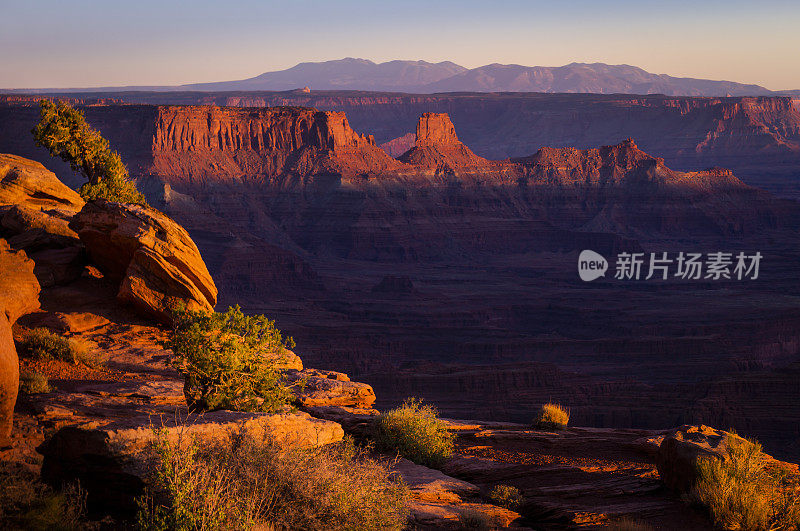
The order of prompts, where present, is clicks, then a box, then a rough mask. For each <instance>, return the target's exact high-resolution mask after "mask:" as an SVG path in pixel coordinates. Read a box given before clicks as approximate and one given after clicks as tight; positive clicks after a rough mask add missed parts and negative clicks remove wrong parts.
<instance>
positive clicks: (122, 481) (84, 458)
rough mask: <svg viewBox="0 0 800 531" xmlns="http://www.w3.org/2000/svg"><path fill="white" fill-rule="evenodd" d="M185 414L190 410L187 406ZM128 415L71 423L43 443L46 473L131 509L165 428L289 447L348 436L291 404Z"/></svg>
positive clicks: (92, 497) (171, 437)
mask: <svg viewBox="0 0 800 531" xmlns="http://www.w3.org/2000/svg"><path fill="white" fill-rule="evenodd" d="M184 414H185V412H184ZM149 420H150V424H149V426H148V424H147V423H145V422H143V419H127V420H120V421H116V422H113V423H111V424H107V425H105V426H99V427H91V426H82V427H73V426H70V427H65V428H62V429H60V430H59V431H57V432H56V433H55V435H53V436H52V437H51V438H50V439H48V440H47V441H45V442H44V444H42V445H41V446H40V447H39V451H40V452H41V453H42V455H43V456H44V461H43V463H42V479H43V480H44V481H46V482H48V483H51V484H54V485H60V484H63V483H66V482H71V481H74V480H78V481H80V484H81V487H82V488H84V489H86V491H87V494H88V499H87V503H88V505H89V507H90V509H92V510H103V511H108V512H111V513H117V512H122V513H130V512H133V511H135V510H136V502H135V498H136V497H137V496H139V495H141V494H142V492H143V489H144V487H145V483H146V473H147V469H146V461H145V459H144V451H145V450H146V449H147V447H148V445H150V443H152V442H153V441H154V439H155V434H156V430H159V431H160V433H162V434H163V436H165V437H166V439H167V440H168V441H170V442H172V443H174V444H185V443H187V442H188V441H190V440H192V439H193V438H195V439H197V440H201V441H202V440H205V441H208V440H209V439H212V440H214V439H216V440H224V439H225V438H226V437H228V436H230V434H231V433H235V432H239V431H240V430H244V431H245V432H246V433H247V434H248V435H249V436H252V437H255V438H256V439H257V440H258V439H263V438H264V437H269V438H271V439H273V440H275V441H277V442H280V443H281V444H283V445H286V446H289V447H315V446H321V445H325V444H330V443H333V442H337V441H340V440H342V437H343V436H344V431H343V430H342V427H341V426H340V425H339V424H337V423H335V422H331V421H327V420H322V419H317V418H314V417H311V416H310V415H308V414H307V413H303V412H299V411H291V410H288V408H287V410H286V411H284V412H282V413H277V414H273V415H270V414H262V413H239V412H234V411H214V412H207V413H204V414H202V415H198V416H195V415H190V416H185V417H182V416H181V413H180V412H179V411H177V410H176V413H175V415H174V416H173V417H172V418H170V417H168V416H166V415H161V416H153V417H151V418H150V419H149Z"/></svg>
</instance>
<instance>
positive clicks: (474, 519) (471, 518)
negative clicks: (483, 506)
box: [458, 509, 494, 530]
mask: <svg viewBox="0 0 800 531" xmlns="http://www.w3.org/2000/svg"><path fill="white" fill-rule="evenodd" d="M458 525H459V529H480V530H484V529H491V528H492V527H494V525H493V522H492V519H491V518H489V517H488V516H486V515H485V514H483V513H482V512H480V511H476V510H474V509H464V510H462V511H461V512H460V513H459V514H458Z"/></svg>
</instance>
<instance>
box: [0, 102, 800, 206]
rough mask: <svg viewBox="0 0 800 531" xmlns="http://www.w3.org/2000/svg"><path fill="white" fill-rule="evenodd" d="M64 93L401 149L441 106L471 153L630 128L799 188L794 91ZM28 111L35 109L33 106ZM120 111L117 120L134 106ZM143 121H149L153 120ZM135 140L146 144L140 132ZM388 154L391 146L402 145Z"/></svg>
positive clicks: (695, 161) (582, 139)
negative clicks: (337, 130)
mask: <svg viewBox="0 0 800 531" xmlns="http://www.w3.org/2000/svg"><path fill="white" fill-rule="evenodd" d="M63 96H64V97H67V98H70V99H72V101H76V102H85V103H86V104H89V105H92V106H94V105H96V104H102V103H103V102H106V103H136V104H149V105H216V106H219V107H247V108H250V107H274V106H302V107H313V108H315V109H319V110H323V111H338V112H344V113H345V114H346V116H347V119H348V121H349V123H350V124H351V125H352V127H353V129H355V130H356V131H360V132H362V133H369V134H371V135H374V138H375V141H376V143H377V144H385V143H388V142H390V141H397V139H400V138H403V137H406V140H405V143H404V144H401V145H402V146H403V147H406V149H407V148H408V147H410V142H411V141H413V139H412V138H411V136H413V134H414V131H415V127H416V123H417V118H418V117H419V116H420V115H421V114H422V113H424V112H438V113H447V114H448V115H449V116H450V118H451V120H452V121H453V124H454V125H455V127H456V129H457V131H458V134H459V138H461V139H462V141H463V142H464V143H465V144H466V145H467V146H469V148H470V149H471V150H472V151H473V152H475V153H476V154H477V155H479V156H481V157H485V158H489V159H505V158H509V157H524V156H528V155H531V154H532V153H535V152H536V151H537V150H538V149H540V148H542V147H574V148H579V149H585V148H593V147H598V146H602V145H611V144H617V143H619V142H620V141H622V140H623V139H625V138H634V139H635V140H636V143H637V145H638V146H640V147H641V149H642V150H643V151H645V152H647V153H649V154H651V155H653V156H656V157H662V158H664V159H665V161H666V164H667V165H668V166H669V167H670V168H673V169H676V170H681V171H693V170H702V169H706V168H709V167H713V166H720V167H724V168H728V169H730V170H732V171H733V172H734V174H735V175H736V176H738V177H739V178H740V179H742V180H743V181H744V182H746V183H747V184H750V185H752V186H756V187H759V188H763V189H766V190H769V191H771V192H773V193H775V194H778V195H781V196H783V197H791V198H795V199H796V198H798V197H800V171H798V167H800V109H798V107H797V105H796V100H793V99H792V98H791V97H788V96H787V97H778V96H765V97H730V98H712V97H680V96H677V97H673V96H664V95H658V94H651V95H625V94H544V93H490V94H482V93H443V94H400V93H386V92H354V91H316V90H312V91H311V92H304V91H299V90H298V91H286V92H235V91H234V92H107V93H74V94H64V95H63ZM33 99H35V97H31V96H23V95H6V96H0V114H3V123H5V124H7V123H8V122H9V120H12V121H13V120H17V119H20V118H21V116H20V113H23V114H24V111H23V109H24V108H25V106H27V105H30V102H31V101H32V100H33ZM12 108H13V110H12ZM31 111H32V112H33V114H35V109H31ZM9 112H10V114H8V113H9ZM98 112H99V110H98ZM128 112H129V115H128V117H127V118H124V119H126V120H128V119H131V117H132V116H135V115H136V111H134V110H131V111H128ZM29 119H34V118H33V116H31V117H30V118H29ZM97 119H99V117H98V118H97ZM148 123H150V124H151V125H150V126H149V127H152V122H148ZM139 127H144V125H140V126H139ZM7 131H9V135H6V138H4V139H3V142H4V144H9V143H10V142H14V143H16V145H15V147H17V148H20V149H25V150H26V151H25V153H20V154H21V155H24V156H28V155H27V154H30V155H33V153H30V151H31V146H29V145H28V146H25V145H23V144H25V143H27V140H28V139H27V138H20V139H19V142H18V143H17V141H16V139H15V138H7V137H11V136H14V137H15V136H16V134H12V133H11V132H12V131H13V129H11V128H7ZM147 133H148V135H149V134H152V130H148V131H147ZM409 135H410V136H409ZM146 138H149V136H146ZM120 140H122V138H120ZM28 144H29V143H28ZM115 145H116V146H117V148H116V149H120V150H125V149H129V148H126V146H125V144H122V143H116V144H115ZM142 147H143V149H145V150H149V149H150V146H149V143H147V142H145V145H143V146H142ZM12 152H14V153H17V151H12ZM26 153H27V154H26ZM392 154H393V155H394V156H399V155H401V154H402V152H393V153H392Z"/></svg>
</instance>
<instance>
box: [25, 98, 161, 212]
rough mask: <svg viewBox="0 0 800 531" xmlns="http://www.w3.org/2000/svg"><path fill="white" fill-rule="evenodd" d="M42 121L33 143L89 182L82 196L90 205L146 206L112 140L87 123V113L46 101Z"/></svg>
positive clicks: (41, 111)
mask: <svg viewBox="0 0 800 531" xmlns="http://www.w3.org/2000/svg"><path fill="white" fill-rule="evenodd" d="M40 106H41V110H40V114H41V119H40V121H39V123H38V124H37V125H36V127H34V128H33V130H32V131H31V133H33V139H34V141H35V142H36V144H37V145H39V146H42V147H45V148H47V149H48V151H50V155H51V156H53V157H60V158H61V160H63V161H64V162H68V163H69V165H70V167H71V168H72V171H74V172H77V173H80V174H81V175H83V176H84V177H86V179H87V180H88V181H89V182H88V183H86V184H85V185H84V186H82V187H81V189H80V190H79V191H80V194H81V196H83V198H84V199H86V200H87V201H91V200H94V199H98V198H103V199H107V200H109V201H118V202H122V203H138V204H142V205H143V204H146V202H145V199H144V196H143V195H142V194H141V193H140V192H139V191H138V190H137V189H136V186H135V185H134V184H133V183H132V182H131V181H130V180H128V170H127V168H125V164H123V163H122V159H121V158H120V156H119V153H117V152H116V151H112V150H111V148H110V146H109V143H108V140H106V139H105V138H103V136H102V135H101V134H100V132H99V131H97V130H96V129H93V128H92V127H91V126H89V124H88V123H86V119H85V118H84V116H83V113H82V112H81V111H79V110H77V109H75V108H73V107H72V106H71V105H69V104H68V103H66V102H63V101H59V102H58V103H55V102H52V101H50V100H46V99H43V100H42V101H41V102H40Z"/></svg>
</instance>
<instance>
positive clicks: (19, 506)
mask: <svg viewBox="0 0 800 531" xmlns="http://www.w3.org/2000/svg"><path fill="white" fill-rule="evenodd" d="M85 501H86V493H85V492H84V491H83V490H82V489H81V488H80V487H79V486H78V485H77V484H71V485H68V486H66V487H65V488H64V489H63V490H62V491H60V492H58V491H55V490H53V489H51V488H50V487H48V486H46V485H44V484H43V483H42V482H41V481H40V480H39V477H38V474H35V473H33V472H31V471H30V470H28V469H27V468H24V467H20V466H19V465H16V464H15V463H13V462H8V461H7V462H3V461H0V529H26V530H27V529H31V530H42V531H45V530H48V531H49V530H62V531H71V530H78V529H83V527H84V526H83V522H82V517H83V515H84V514H85V506H86V504H85Z"/></svg>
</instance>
